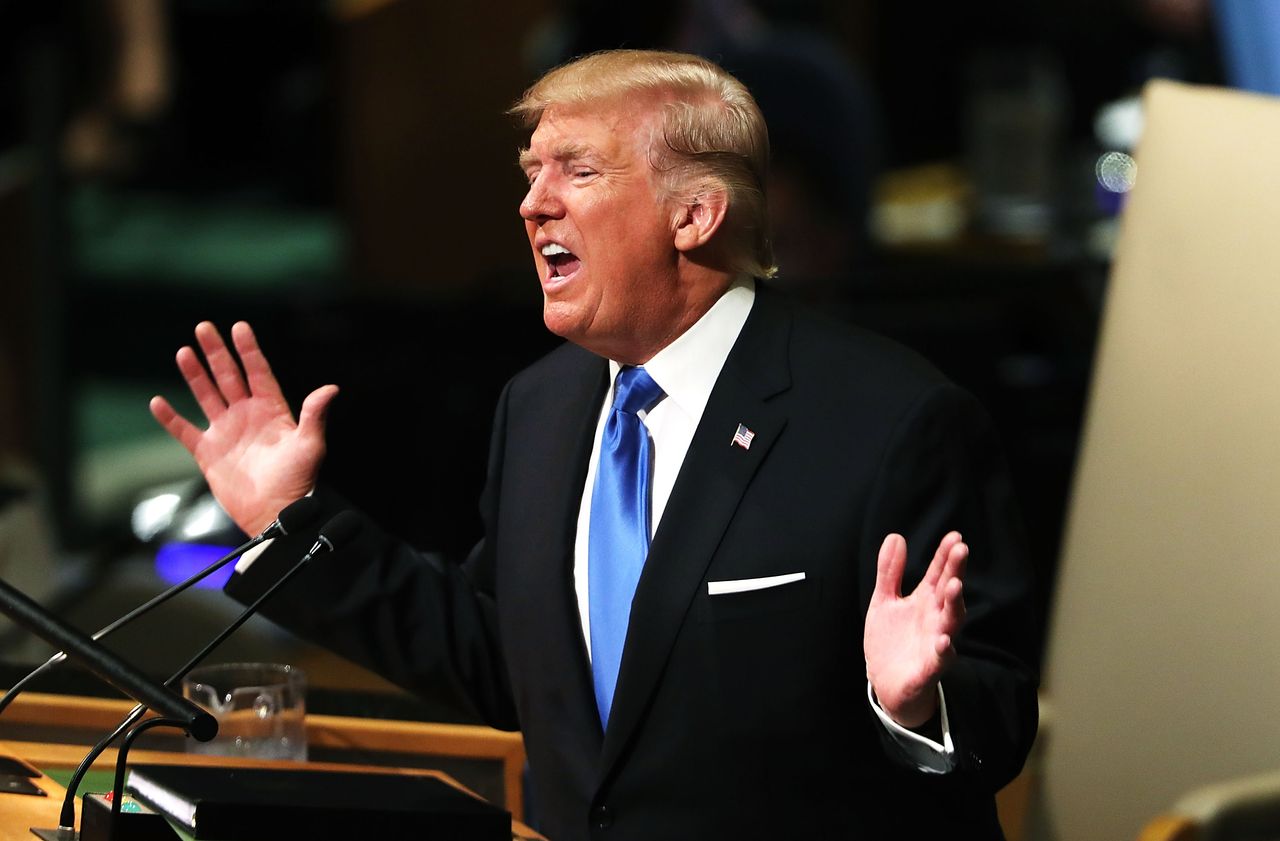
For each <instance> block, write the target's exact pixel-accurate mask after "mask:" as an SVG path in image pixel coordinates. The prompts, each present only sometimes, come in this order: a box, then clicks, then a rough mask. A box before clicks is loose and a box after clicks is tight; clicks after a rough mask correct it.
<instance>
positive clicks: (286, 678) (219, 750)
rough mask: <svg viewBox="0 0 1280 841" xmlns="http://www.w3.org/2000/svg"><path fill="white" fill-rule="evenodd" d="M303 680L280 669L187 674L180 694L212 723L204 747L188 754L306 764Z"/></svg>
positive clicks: (225, 667)
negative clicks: (214, 727) (208, 715)
mask: <svg viewBox="0 0 1280 841" xmlns="http://www.w3.org/2000/svg"><path fill="white" fill-rule="evenodd" d="M306 691H307V677H306V674H305V673H304V672H303V671H302V670H301V669H298V668H296V667H294V666H287V665H283V664H280V663H226V664H222V665H217V666H204V667H202V668H199V669H195V670H193V671H192V672H191V673H190V674H188V675H187V676H186V678H184V679H183V681H182V694H183V696H184V697H186V698H187V699H188V700H190V701H192V702H194V703H196V704H199V705H200V706H201V707H203V708H204V709H206V710H208V711H209V712H210V713H211V714H212V715H213V716H214V717H215V718H217V719H218V735H217V736H216V737H215V738H214V739H213V740H212V741H209V742H198V741H196V740H195V739H187V750H188V752H190V753H203V754H212V755H216V756H245V757H252V758H254V759H296V760H305V759H306V758H307V730H306V712H307V706H306Z"/></svg>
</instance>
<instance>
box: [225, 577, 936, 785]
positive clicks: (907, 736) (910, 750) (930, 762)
mask: <svg viewBox="0 0 1280 841" xmlns="http://www.w3.org/2000/svg"><path fill="white" fill-rule="evenodd" d="M237 568H238V567H237ZM867 701H869V702H870V703H871V709H873V710H875V712H876V717H877V718H879V719H880V722H881V723H882V724H884V726H885V729H887V730H888V731H889V735H890V736H892V737H893V741H894V743H896V744H897V745H898V747H900V748H902V751H903V753H905V754H906V755H907V757H908V758H909V759H910V760H911V761H912V762H914V763H915V764H916V767H917V768H919V769H920V770H921V771H923V772H924V773H926V774H945V773H947V772H948V771H950V770H951V769H952V768H954V767H955V765H956V760H955V752H956V748H955V745H954V744H952V742H951V722H950V721H948V719H947V696H946V695H945V694H943V692H942V684H941V683H939V684H938V711H939V713H940V714H941V718H942V744H938V743H937V742H935V741H934V740H933V739H930V738H929V737H928V736H921V735H920V734H919V733H916V732H913V731H911V730H908V729H907V728H905V727H903V726H902V725H901V724H899V723H898V722H896V721H894V720H893V719H892V718H890V717H889V714H888V713H886V712H885V711H884V710H883V709H881V708H880V703H879V702H878V701H876V696H875V693H874V692H872V691H871V681H867Z"/></svg>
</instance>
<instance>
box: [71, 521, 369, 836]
mask: <svg viewBox="0 0 1280 841" xmlns="http://www.w3.org/2000/svg"><path fill="white" fill-rule="evenodd" d="M299 501H301V500H299ZM294 504H295V505H296V504H297V503H294ZM281 513H282V514H283V513H284V512H281ZM360 528H361V520H360V517H359V516H358V515H357V514H356V513H355V512H353V511H343V512H341V513H340V514H337V515H336V516H334V517H333V518H331V519H330V520H329V521H328V522H326V523H325V524H324V525H323V526H322V527H321V528H320V532H319V534H317V535H316V542H315V544H314V545H313V546H312V547H311V549H310V551H308V552H307V553H306V554H305V555H303V556H302V559H301V560H300V561H298V562H297V563H296V564H294V565H293V566H292V567H290V568H289V570H288V571H287V572H286V573H285V574H284V575H282V576H281V577H280V578H279V579H278V580H277V581H276V582H275V583H273V584H272V585H271V586H270V587H268V588H267V589H266V591H264V592H263V593H262V595H260V596H258V598H256V599H254V601H253V603H252V604H250V605H249V606H248V607H246V608H245V609H244V611H243V612H242V613H241V614H240V615H239V616H238V617H236V619H235V620H234V621H233V622H232V623H231V624H230V625H228V626H227V627H226V628H225V629H224V630H223V631H222V632H221V633H219V634H218V635H217V636H216V637H214V638H213V640H212V641H210V642H209V644H207V645H206V646H205V647H204V648H202V649H200V650H199V651H198V652H196V654H195V656H193V657H192V658H191V659H190V660H188V661H187V662H186V663H185V664H183V665H182V667H181V668H179V669H178V670H177V671H176V672H174V673H173V674H172V675H171V676H170V677H169V679H168V680H166V681H165V686H166V687H172V686H173V685H174V684H176V683H177V682H178V681H180V680H182V679H183V678H184V677H186V675H187V672H189V671H191V670H192V669H194V668H195V667H196V666H197V665H198V664H199V663H200V662H201V661H202V660H204V658H206V657H208V656H209V654H210V653H211V652H212V651H213V650H214V649H215V648H217V647H218V646H219V645H221V644H222V643H223V642H224V641H225V640H226V639H227V637H229V636H231V635H232V634H233V633H235V631H236V630H237V629H238V628H239V627H240V626H241V625H243V624H244V623H245V622H247V621H248V620H249V618H250V617H251V616H253V615H254V614H255V613H257V612H258V608H260V607H261V606H262V604H263V602H265V601H266V600H267V599H269V598H271V596H273V595H275V593H276V591H278V590H279V589H280V588H281V587H283V586H284V585H285V584H286V583H288V582H289V580H290V579H292V578H293V577H294V576H295V575H297V574H298V573H299V572H301V571H302V570H303V568H304V567H306V565H307V564H309V563H310V562H311V560H312V558H314V557H315V556H316V555H317V554H319V553H320V552H321V550H327V551H330V552H333V551H336V549H337V548H338V547H341V546H342V545H344V544H346V543H348V542H349V541H350V540H351V539H352V538H353V537H355V535H356V534H357V533H358V532H359V531H360ZM170 691H172V690H170ZM181 700H183V701H185V700H186V699H185V698H183V699H181ZM197 709H199V708H198V707H197ZM146 710H147V705H145V704H139V705H138V706H137V707H134V709H133V710H132V711H131V712H130V713H129V714H128V715H127V716H125V718H124V720H123V721H122V722H121V723H120V724H119V726H117V727H116V729H115V730H113V731H112V732H111V733H110V734H108V735H107V736H106V738H104V739H102V741H100V742H98V743H97V744H96V745H94V746H93V747H92V748H90V749H89V753H88V754H87V755H86V756H85V758H84V759H83V760H81V762H80V765H79V767H77V768H76V770H75V773H74V774H73V775H72V777H71V780H70V781H69V782H68V783H67V796H66V799H64V800H63V802H62V814H61V817H60V819H59V824H60V826H59V827H58V830H59V832H60V833H61V832H62V831H64V830H65V831H66V833H71V832H74V829H75V802H76V791H77V790H78V789H79V788H80V782H81V780H82V778H83V777H84V775H85V773H86V772H87V771H88V770H89V768H90V767H91V766H92V765H93V763H94V761H95V760H96V759H97V758H98V757H99V756H100V755H101V754H102V752H103V751H104V750H106V749H107V746H108V745H110V744H111V743H112V742H113V741H114V740H115V739H116V737H117V736H119V735H120V734H121V733H123V732H124V731H126V730H128V729H129V727H130V726H132V725H133V724H134V723H135V722H136V721H137V720H138V719H139V718H141V717H142V714H143V713H144V712H146ZM157 711H158V710H157ZM201 712H203V710H201ZM206 714H207V713H206ZM210 718H212V716H210ZM139 726H142V725H139ZM214 729H215V732H216V729H217V725H216V721H215V727H214ZM126 738H127V737H126ZM209 738H213V736H212V735H211V736H210V737H209ZM201 741H208V739H202V740H201ZM126 744H127V742H126ZM123 783H124V761H123V760H119V761H117V764H116V781H115V789H114V791H115V797H114V800H113V802H112V809H111V811H112V814H113V815H115V814H116V813H117V811H118V807H119V803H120V799H121V797H120V790H121V788H122V787H123ZM113 821H114V818H113Z"/></svg>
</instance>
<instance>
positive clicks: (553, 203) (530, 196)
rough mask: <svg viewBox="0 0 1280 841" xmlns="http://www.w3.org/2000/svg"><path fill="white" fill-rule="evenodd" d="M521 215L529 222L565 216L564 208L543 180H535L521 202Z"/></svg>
mask: <svg viewBox="0 0 1280 841" xmlns="http://www.w3.org/2000/svg"><path fill="white" fill-rule="evenodd" d="M520 215H521V216H522V217H524V219H525V220H526V221H529V222H539V221H542V220H544V219H555V218H559V217H560V216H562V215H564V206H563V205H562V203H561V202H560V200H559V198H558V197H557V196H556V195H555V193H554V191H552V190H550V189H548V188H547V186H546V184H545V183H544V182H543V180H542V179H541V178H535V179H534V180H533V183H532V184H530V185H529V192H527V193H525V196H524V201H522V202H520Z"/></svg>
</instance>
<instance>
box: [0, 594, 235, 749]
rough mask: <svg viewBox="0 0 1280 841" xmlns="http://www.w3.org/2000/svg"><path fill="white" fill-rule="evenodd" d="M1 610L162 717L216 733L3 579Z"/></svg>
mask: <svg viewBox="0 0 1280 841" xmlns="http://www.w3.org/2000/svg"><path fill="white" fill-rule="evenodd" d="M0 612H3V613H4V614H5V615H6V616H8V617H9V618H10V619H12V620H13V621H14V622H16V623H17V624H19V625H21V626H22V627H24V628H26V629H27V630H28V631H30V632H31V633H33V634H35V635H36V636H38V637H40V638H41V639H43V640H45V641H47V642H49V643H52V644H53V645H57V646H60V647H61V648H62V650H63V651H65V652H66V654H67V656H68V657H71V658H73V659H75V660H77V661H79V662H80V663H82V664H83V665H85V666H86V667H88V669H89V670H90V671H92V672H93V673H94V674H96V675H97V676H98V677H100V678H102V679H103V680H105V681H106V682H107V683H110V684H111V685H112V686H114V687H115V688H116V689H119V690H120V691H121V692H123V693H124V694H126V695H128V696H129V697H130V698H133V699H134V700H136V701H138V702H140V703H142V704H144V705H146V706H147V707H150V708H151V709H153V710H155V711H156V712H158V713H161V714H162V715H164V717H165V718H170V719H175V720H177V721H180V722H181V723H182V728H183V729H184V730H186V731H187V732H188V733H190V734H191V735H192V736H194V737H195V738H196V739H198V740H199V741H201V742H207V741H209V740H210V739H212V738H213V737H214V735H216V734H217V732H218V721H217V719H215V718H214V717H213V716H212V715H210V714H209V713H207V712H205V711H204V710H202V709H200V707H198V706H196V705H195V704H193V703H191V702H190V701H188V700H187V699H186V698H183V697H182V696H181V695H178V694H177V693H175V692H174V691H173V690H172V689H170V688H168V687H167V686H164V685H162V684H159V683H156V682H155V681H154V680H152V679H151V678H149V677H147V676H146V675H144V674H143V673H142V672H141V671H139V670H138V668H137V667H135V666H133V665H131V664H129V663H128V662H127V661H125V660H124V659H122V658H120V657H119V656H117V655H116V654H114V653H112V652H111V651H109V650H107V649H106V648H103V647H102V646H101V645H99V644H98V643H97V642H95V641H94V640H92V639H90V638H89V637H87V636H85V635H84V634H83V633H82V632H80V631H78V630H76V629H75V628H73V627H71V626H70V625H67V624H66V623H64V622H63V621H62V620H60V619H58V618H57V617H56V616H54V615H53V614H51V613H49V611H47V610H45V609H44V608H42V607H41V606H40V605H38V604H36V603H35V602H33V601H32V600H31V599H29V598H27V596H26V595H24V594H23V593H21V592H19V591H18V590H15V589H14V588H13V587H11V586H9V584H8V583H6V582H5V581H2V580H0Z"/></svg>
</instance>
